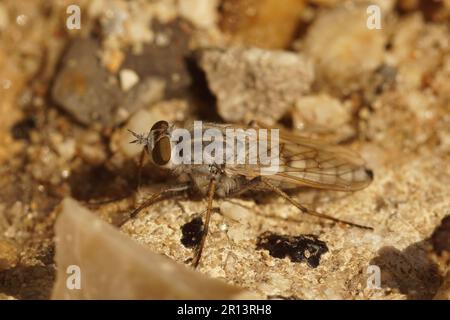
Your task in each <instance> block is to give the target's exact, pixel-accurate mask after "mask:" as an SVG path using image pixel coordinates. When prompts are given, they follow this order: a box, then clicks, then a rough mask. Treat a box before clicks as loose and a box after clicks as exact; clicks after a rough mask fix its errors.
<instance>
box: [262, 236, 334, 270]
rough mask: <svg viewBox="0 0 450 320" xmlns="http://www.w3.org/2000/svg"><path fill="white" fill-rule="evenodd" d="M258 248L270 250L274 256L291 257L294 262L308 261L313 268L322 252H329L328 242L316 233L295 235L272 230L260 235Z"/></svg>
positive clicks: (318, 261) (317, 263)
mask: <svg viewBox="0 0 450 320" xmlns="http://www.w3.org/2000/svg"><path fill="white" fill-rule="evenodd" d="M256 249H259V250H261V249H265V250H268V251H269V253H270V255H271V256H272V257H274V258H280V259H283V258H285V257H289V259H291V261H292V262H306V263H307V264H308V266H310V267H311V268H316V267H317V266H318V265H319V263H320V257H321V256H322V254H324V253H326V252H328V247H327V245H326V243H325V242H323V241H320V240H319V239H317V237H316V236H314V235H309V234H307V235H300V236H296V237H293V236H284V235H277V234H272V233H270V232H264V233H263V234H262V235H260V236H259V238H258V243H257V245H256Z"/></svg>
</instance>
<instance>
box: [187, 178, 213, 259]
mask: <svg viewBox="0 0 450 320" xmlns="http://www.w3.org/2000/svg"><path fill="white" fill-rule="evenodd" d="M216 183H217V182H216V178H215V177H213V178H211V180H210V181H209V186H208V206H207V208H206V215H205V223H204V225H203V231H202V238H201V240H200V243H199V246H198V249H197V250H196V252H195V256H194V259H193V261H192V265H193V267H194V268H197V266H198V264H199V262H200V259H201V257H202V252H203V248H204V247H205V242H206V236H207V235H208V229H209V222H210V220H211V213H212V203H213V198H214V193H215V192H216Z"/></svg>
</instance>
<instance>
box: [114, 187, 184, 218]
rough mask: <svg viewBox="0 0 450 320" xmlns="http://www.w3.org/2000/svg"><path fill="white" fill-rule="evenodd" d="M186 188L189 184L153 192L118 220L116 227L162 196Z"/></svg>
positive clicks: (182, 190)
mask: <svg viewBox="0 0 450 320" xmlns="http://www.w3.org/2000/svg"><path fill="white" fill-rule="evenodd" d="M188 189H189V185H181V186H178V187H172V188H167V189H165V190H162V191H160V192H158V193H155V194H153V195H152V196H151V197H150V198H148V199H146V200H145V201H144V202H143V203H142V204H141V205H140V206H138V207H137V208H136V209H134V210H133V211H131V212H130V214H129V215H128V216H127V217H126V218H125V219H124V220H123V221H121V222H119V223H118V227H121V226H122V225H124V224H125V222H127V221H128V220H130V219H133V218H134V217H136V216H137V215H138V214H139V212H141V211H142V210H143V209H145V208H147V207H149V206H151V205H152V204H154V203H155V202H157V201H159V200H161V199H162V198H163V197H165V196H167V195H169V194H170V193H179V192H184V191H186V190H188Z"/></svg>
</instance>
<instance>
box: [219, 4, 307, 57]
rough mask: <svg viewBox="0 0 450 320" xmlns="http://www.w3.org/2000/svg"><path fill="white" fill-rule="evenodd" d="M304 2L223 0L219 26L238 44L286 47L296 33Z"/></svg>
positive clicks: (272, 47)
mask: <svg viewBox="0 0 450 320" xmlns="http://www.w3.org/2000/svg"><path fill="white" fill-rule="evenodd" d="M305 2H306V1H304V0H285V1H283V4H282V5H280V2H279V1H278V0H244V1H242V0H226V1H223V3H222V6H221V9H222V16H221V21H220V26H221V28H222V30H223V31H225V32H229V33H230V34H231V35H232V37H233V39H234V40H235V41H236V42H238V43H243V44H246V45H252V46H257V47H261V48H267V49H281V48H286V47H288V46H289V44H290V43H291V41H292V40H293V37H294V36H295V32H296V31H297V27H298V24H299V23H300V17H301V13H302V10H303V8H304V5H305Z"/></svg>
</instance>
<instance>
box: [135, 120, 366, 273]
mask: <svg viewBox="0 0 450 320" xmlns="http://www.w3.org/2000/svg"><path fill="white" fill-rule="evenodd" d="M130 132H131V133H132V134H133V136H134V137H135V140H134V141H132V142H131V143H137V144H140V145H143V150H142V152H141V156H140V161H139V173H138V186H139V185H140V180H141V178H140V177H141V169H142V165H143V161H144V157H145V155H146V154H147V155H148V156H149V158H150V161H151V162H153V163H154V164H155V165H156V166H159V167H161V168H167V169H170V170H172V171H173V172H174V173H175V175H177V176H186V177H187V178H188V179H187V181H189V183H188V184H184V185H179V186H174V187H170V188H167V189H165V190H162V191H160V192H158V193H156V194H154V195H152V196H151V197H150V198H149V199H147V200H146V201H144V202H143V203H142V204H141V205H140V206H139V207H137V208H136V209H135V210H133V211H132V212H131V214H130V218H133V217H135V216H136V215H137V214H138V213H139V212H140V211H141V210H143V209H144V208H146V207H148V206H150V205H151V204H153V203H154V202H155V201H158V200H159V199H161V198H162V197H164V196H167V195H168V194H171V193H179V192H184V191H186V190H188V189H191V190H192V189H193V190H194V191H196V192H199V193H200V194H201V195H203V196H205V197H206V198H207V208H206V213H205V218H204V223H203V224H204V227H203V230H202V235H201V239H200V242H199V245H198V247H197V249H196V251H195V255H194V258H193V260H192V264H193V266H194V267H197V266H198V264H199V262H200V258H201V255H202V251H203V249H204V246H205V241H206V237H207V235H208V226H209V222H210V218H211V213H212V210H213V208H212V204H213V199H214V198H215V197H222V198H224V197H233V196H237V195H239V194H242V193H244V192H246V191H249V190H252V189H257V190H266V191H272V192H274V193H276V194H278V195H279V196H281V197H282V198H284V199H285V200H287V201H288V202H290V203H291V204H292V205H294V206H295V207H297V208H298V209H299V210H300V211H301V212H302V213H304V214H308V215H312V216H316V217H319V218H323V219H327V220H331V221H334V222H337V223H342V224H346V225H350V226H354V227H358V228H363V229H372V228H370V227H367V226H363V225H360V224H357V223H353V222H350V221H345V220H341V219H338V218H334V217H332V216H329V215H326V214H323V213H319V212H315V211H313V210H310V209H308V208H306V207H305V206H303V205H302V204H300V203H299V202H297V201H296V200H295V199H293V198H292V197H290V196H289V195H288V194H287V193H286V192H285V191H286V190H288V189H291V188H298V187H305V186H306V187H312V188H318V189H327V190H338V191H356V190H361V189H363V188H365V187H367V186H368V185H369V184H370V182H371V181H372V180H373V173H372V171H371V170H369V169H367V168H366V167H365V163H364V161H363V160H362V159H361V157H360V156H359V155H358V154H357V153H355V152H353V151H351V150H349V149H347V148H344V147H341V146H335V145H329V144H327V143H324V142H322V141H318V140H312V139H309V138H306V137H302V136H300V135H297V134H295V133H292V132H290V131H287V130H284V129H276V128H268V127H264V126H261V125H256V124H253V125H249V126H247V127H245V126H238V125H230V124H215V123H201V122H198V121H197V122H194V124H193V125H190V126H188V127H186V128H181V127H176V126H175V125H173V124H170V123H168V122H167V121H163V120H162V121H158V122H156V123H155V124H154V125H153V126H152V128H151V129H150V131H149V133H148V134H137V133H135V132H132V131H130ZM231 133H234V135H232V134H231ZM269 133H270V138H269V139H267V138H268V137H269ZM211 145H213V147H211ZM274 164H275V165H274Z"/></svg>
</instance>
